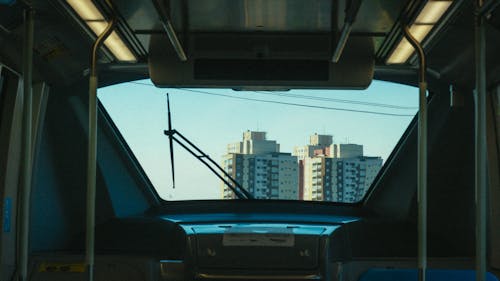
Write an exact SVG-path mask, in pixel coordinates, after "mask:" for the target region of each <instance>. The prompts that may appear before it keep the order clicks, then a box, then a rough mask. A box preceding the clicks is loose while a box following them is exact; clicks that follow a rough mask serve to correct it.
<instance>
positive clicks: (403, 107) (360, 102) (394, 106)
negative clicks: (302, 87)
mask: <svg viewBox="0 0 500 281" xmlns="http://www.w3.org/2000/svg"><path fill="white" fill-rule="evenodd" d="M254 92H255V93H257V94H263V95H274V96H284V97H291V98H300V99H308V100H318V101H329V102H338V103H348V104H356V105H367V106H376V107H385V108H392V109H417V107H414V106H401V105H394V104H387V103H377V102H365V101H355V100H345V99H336V98H328V97H316V96H308V95H301V94H292V93H276V92H267V91H266V92H261V91H254Z"/></svg>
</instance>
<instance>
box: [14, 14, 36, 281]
mask: <svg viewBox="0 0 500 281" xmlns="http://www.w3.org/2000/svg"><path fill="white" fill-rule="evenodd" d="M34 22H35V11H34V10H33V9H32V8H28V9H26V10H25V11H24V47H23V94H24V100H23V102H24V114H23V115H24V116H23V139H22V142H23V150H22V151H23V155H22V157H23V158H22V161H23V162H22V175H23V176H22V186H21V192H20V198H21V210H20V217H21V219H20V222H21V223H20V229H19V260H18V270H19V280H22V281H24V280H27V279H28V259H29V221H30V217H29V215H30V197H31V183H32V178H31V177H32V168H33V164H32V160H33V152H32V148H33V146H32V136H31V135H32V120H33V116H32V115H33V112H32V111H33V108H32V103H33V96H32V94H33V93H32V83H33V76H32V74H33V40H34V39H33V35H34V28H35V24H34Z"/></svg>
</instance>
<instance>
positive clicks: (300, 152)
mask: <svg viewBox="0 0 500 281" xmlns="http://www.w3.org/2000/svg"><path fill="white" fill-rule="evenodd" d="M332 143H333V137H332V136H331V135H318V134H314V135H311V136H310V137H309V144H308V145H302V146H296V147H294V148H293V153H292V155H293V156H297V160H298V161H299V163H298V165H299V198H302V197H303V195H304V180H305V179H306V178H305V175H304V171H305V170H304V159H306V158H309V157H313V156H314V155H315V153H316V154H317V152H318V151H319V150H321V151H322V152H321V153H324V151H325V150H328V148H329V147H330V146H332V145H333V144H332Z"/></svg>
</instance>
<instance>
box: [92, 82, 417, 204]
mask: <svg viewBox="0 0 500 281" xmlns="http://www.w3.org/2000/svg"><path fill="white" fill-rule="evenodd" d="M167 93H168V94H169V97H170V107H171V112H172V115H171V122H172V128H173V129H175V130H176V131H178V132H179V133H181V134H182V135H183V136H185V137H186V138H187V139H188V140H189V141H190V142H192V143H194V144H195V145H196V146H197V147H199V148H200V149H201V150H202V151H203V152H204V153H206V154H207V155H208V156H210V157H211V158H212V159H213V160H214V161H215V162H217V163H218V164H219V165H220V166H221V168H222V169H223V170H224V171H225V172H226V173H227V174H228V175H227V176H226V175H223V178H226V179H227V178H228V176H230V177H232V178H234V179H235V180H236V181H237V182H238V183H239V185H241V186H242V187H243V188H244V189H245V190H246V191H247V192H248V193H249V194H251V196H252V197H253V198H255V199H282V200H307V201H329V202H342V203H356V202H359V201H360V200H362V199H363V197H364V196H365V194H366V192H367V190H368V189H369V188H370V186H371V184H372V183H373V180H374V179H375V177H376V176H377V174H378V172H379V171H380V170H381V169H382V166H383V165H384V163H385V161H386V160H387V158H388V157H389V155H390V153H391V152H392V150H393V149H394V147H395V145H396V143H397V142H398V140H399V139H400V138H401V136H402V134H403V133H404V131H405V130H406V128H407V127H408V125H409V123H410V121H411V120H412V119H413V117H414V116H415V114H416V112H417V109H418V107H417V105H418V103H417V101H418V92H417V90H416V89H415V88H413V87H410V86H406V85H399V84H394V83H387V82H382V81H373V83H372V84H371V86H370V87H369V88H368V89H366V90H349V91H347V90H289V91H234V90H232V89H194V88H163V89H159V88H156V87H154V86H153V85H152V83H151V81H150V80H142V81H133V82H127V83H123V84H117V85H113V86H108V87H105V88H101V89H100V90H99V100H100V102H101V103H102V105H103V107H104V108H105V110H106V111H107V112H108V114H109V116H110V117H111V119H112V120H113V122H114V123H115V125H116V127H117V128H118V129H119V131H120V133H121V134H122V136H123V137H124V139H125V140H126V142H127V144H128V145H129V147H130V148H131V150H132V152H133V153H134V155H135V157H136V158H137V159H138V161H139V163H140V164H141V166H142V167H143V169H144V171H145V173H146V174H147V176H148V177H149V179H150V180H151V182H152V183H153V185H154V186H155V188H156V190H157V192H158V194H159V195H160V196H161V197H162V198H163V199H165V200H206V199H235V198H238V196H237V195H235V194H234V192H233V191H232V190H231V188H229V186H228V185H227V182H224V181H222V180H221V178H219V177H217V176H215V175H214V174H213V173H212V172H211V171H210V170H209V169H207V168H206V167H205V166H204V165H203V163H201V162H200V161H199V160H198V159H196V158H195V157H193V155H191V154H190V153H189V152H188V151H186V150H185V149H183V147H182V146H180V145H178V144H177V143H174V144H173V150H174V151H173V152H174V157H173V159H174V164H175V188H174V185H173V179H172V172H171V165H172V163H171V157H170V147H169V139H168V137H167V136H166V135H165V134H164V130H166V129H167V124H168V116H167V96H166V94H167Z"/></svg>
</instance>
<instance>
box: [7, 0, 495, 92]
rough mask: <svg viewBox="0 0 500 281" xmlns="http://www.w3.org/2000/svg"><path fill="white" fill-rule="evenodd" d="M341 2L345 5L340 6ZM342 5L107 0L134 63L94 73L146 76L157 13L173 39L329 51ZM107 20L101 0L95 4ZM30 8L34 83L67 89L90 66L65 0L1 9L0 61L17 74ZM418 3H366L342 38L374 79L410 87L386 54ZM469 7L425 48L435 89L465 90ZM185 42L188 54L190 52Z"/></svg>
mask: <svg viewBox="0 0 500 281" xmlns="http://www.w3.org/2000/svg"><path fill="white" fill-rule="evenodd" d="M345 1H348V0H345ZM345 1H344V0H340V1H332V0H315V1H304V0H270V1H264V0H186V1H182V0H171V1H168V0H165V1H161V0H158V1H156V0H143V1H126V0H114V1H113V3H114V6H115V10H116V13H117V14H118V18H119V24H118V29H119V33H120V34H121V37H122V38H125V39H126V44H127V45H128V46H129V47H130V48H131V49H132V50H133V52H134V53H135V54H136V55H137V57H138V61H137V62H135V63H132V64H130V63H118V62H116V61H114V60H113V57H112V56H111V55H110V53H109V52H106V51H104V52H101V53H100V57H99V63H100V65H99V69H100V73H101V75H102V76H101V78H100V82H101V86H102V85H109V84H114V83H119V82H125V81H129V80H133V79H139V78H147V77H148V76H149V74H148V65H147V63H148V50H149V47H150V46H149V42H150V37H151V35H152V34H156V35H158V34H162V35H164V36H167V35H166V33H165V32H164V30H163V29H162V28H161V24H160V17H159V13H158V10H157V8H160V10H161V9H164V10H165V11H169V12H167V13H168V14H169V15H170V17H171V22H172V23H173V27H174V29H175V31H176V32H177V34H178V36H179V38H180V39H181V43H183V42H182V38H185V37H187V36H189V35H191V34H205V35H207V36H209V37H210V36H213V38H214V40H216V38H217V37H215V36H216V35H220V34H229V35H230V34H250V35H252V34H268V33H269V34H282V33H284V34H290V35H299V34H328V35H331V38H333V39H332V40H331V44H330V46H328V50H330V51H332V50H333V49H334V48H335V44H336V40H335V38H337V37H338V34H339V32H340V29H341V28H342V25H343V22H344V14H345V13H344V10H345V9H344V6H345V5H346V3H345ZM94 2H95V3H96V5H97V6H98V7H100V9H101V10H103V11H105V13H107V14H108V16H109V14H110V13H109V9H108V8H107V7H108V6H107V5H106V4H105V1H104V0H94ZM28 4H29V5H31V6H32V7H33V8H34V9H35V12H36V16H35V17H36V22H35V64H36V69H35V71H36V72H35V79H39V80H41V79H43V80H46V81H49V82H50V83H52V84H56V85H61V86H64V85H70V84H72V83H75V82H77V81H80V80H82V79H84V77H85V75H86V73H88V68H89V53H90V48H91V44H92V40H93V38H92V36H89V32H88V31H86V30H85V27H84V24H83V23H81V22H79V21H78V18H77V16H75V15H73V14H72V12H71V9H70V8H69V7H68V5H67V4H66V1H64V0H49V1H47V0H33V1H17V2H16V3H14V4H12V5H10V6H9V5H1V6H0V62H3V63H4V64H6V65H9V66H11V67H12V68H14V69H15V70H18V71H19V70H20V69H21V68H20V65H21V63H20V60H21V50H22V48H21V46H22V34H23V29H22V23H23V13H22V10H23V8H24V7H26V6H27V5H28ZM424 4H425V1H416V0H408V1H401V0H366V1H362V3H361V6H360V9H359V12H358V14H357V17H356V21H355V23H354V25H353V29H352V32H351V34H350V37H349V39H348V40H353V39H352V38H356V37H362V38H369V39H371V40H372V41H373V47H374V48H373V54H372V55H373V58H374V60H375V64H376V66H375V74H374V78H375V79H380V80H388V81H394V82H400V83H405V84H415V83H416V80H417V75H416V72H415V67H416V62H415V61H416V59H415V58H412V59H410V60H409V63H407V64H406V65H404V66H395V65H386V64H385V61H386V59H387V57H388V55H389V54H390V52H391V51H392V50H393V48H394V47H395V44H397V43H398V42H399V40H400V38H402V33H401V28H400V22H401V19H403V18H412V17H415V16H416V13H417V12H416V11H418V10H419V9H421V7H423V5H424ZM473 10H474V9H473V4H472V1H460V0H456V1H454V4H453V5H452V7H451V8H450V10H449V12H450V16H448V17H447V16H445V17H444V18H445V19H444V20H442V23H441V25H440V27H442V28H441V29H440V32H438V33H437V34H431V36H429V37H428V38H430V39H429V40H427V42H424V46H425V50H426V53H427V55H428V56H427V57H428V70H429V71H428V73H429V74H430V75H429V77H430V79H431V80H432V79H434V80H436V81H440V83H439V84H440V85H441V86H447V85H449V84H454V85H455V86H456V87H458V88H464V89H472V88H473V81H474V72H473V68H471V65H473V62H474V52H473V50H474V33H473V27H474V25H473V23H474V21H473ZM499 11H500V10H499V9H498V7H497V9H496V10H494V11H493V12H492V13H491V14H490V16H489V19H488V23H487V25H488V29H487V51H488V52H487V58H488V69H487V73H488V76H489V79H488V83H489V84H490V85H491V84H493V83H496V82H497V81H496V80H498V78H500V75H499V72H500V64H499V60H500V56H499V55H498V53H497V52H494V51H495V50H498V49H500V46H499V45H500V40H498V39H497V38H500V31H499V30H500V29H499V28H500V16H499V15H498V14H499ZM189 47H190V46H189V44H184V48H185V50H186V53H187V54H188V57H189V56H192V55H196V54H195V50H191V49H190V48H189ZM495 77H496V78H495Z"/></svg>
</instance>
